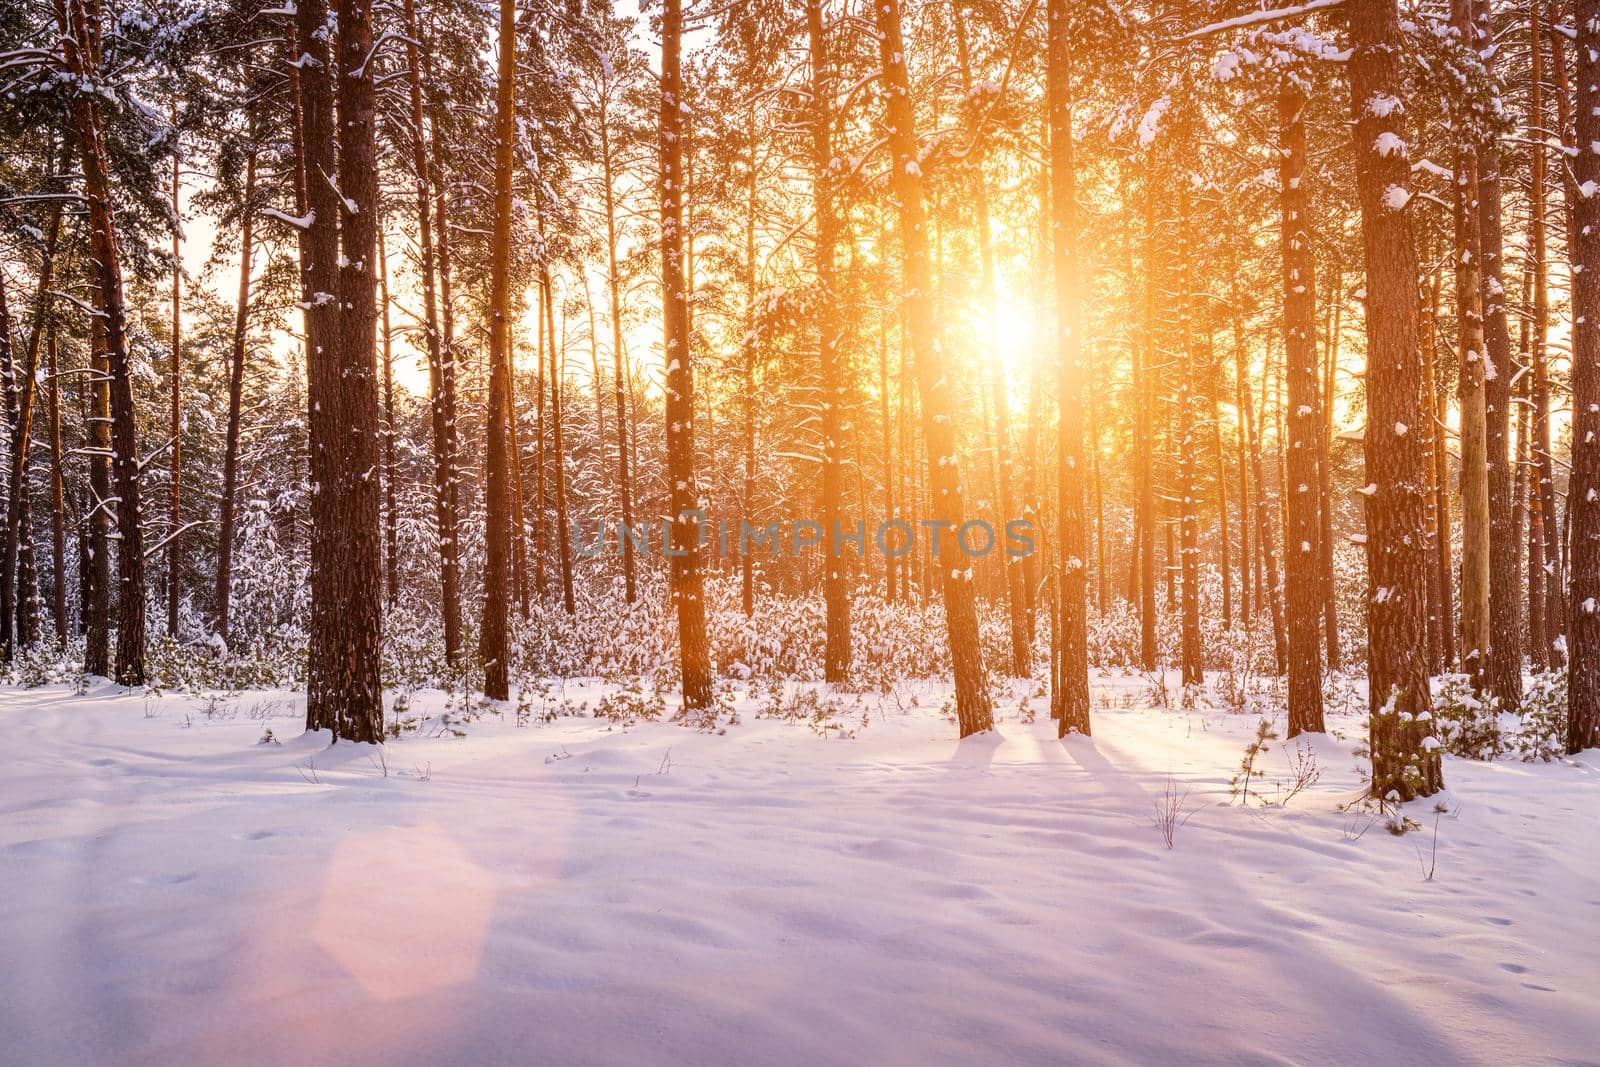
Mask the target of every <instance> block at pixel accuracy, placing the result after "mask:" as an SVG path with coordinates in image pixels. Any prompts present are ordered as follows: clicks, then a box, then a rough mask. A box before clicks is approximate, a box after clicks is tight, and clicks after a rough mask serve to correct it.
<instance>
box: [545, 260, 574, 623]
mask: <svg viewBox="0 0 1600 1067" xmlns="http://www.w3.org/2000/svg"><path fill="white" fill-rule="evenodd" d="M545 291H546V292H551V293H552V295H551V296H550V298H549V299H547V300H546V301H545V304H544V312H545V326H546V328H547V329H548V330H549V333H550V422H551V435H552V436H551V444H552V445H553V446H554V451H555V455H554V457H553V462H552V464H551V466H552V468H553V469H554V471H555V497H556V548H557V551H559V552H560V553H561V605H562V607H563V608H565V609H566V612H567V614H568V615H573V614H576V613H577V610H578V607H577V602H576V601H575V600H574V599H573V593H572V539H571V534H570V531H569V530H568V528H567V460H566V457H567V446H566V431H565V428H564V427H563V426H562V404H563V398H562V392H563V390H562V382H563V380H564V379H565V377H566V373H567V339H566V326H565V319H563V320H562V321H563V325H562V330H561V334H562V336H561V343H560V344H557V343H556V324H555V298H554V294H553V292H552V291H551V290H550V288H549V275H548V273H547V274H546V281H545Z"/></svg>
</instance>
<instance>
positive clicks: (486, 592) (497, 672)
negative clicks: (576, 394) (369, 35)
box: [478, 0, 517, 700]
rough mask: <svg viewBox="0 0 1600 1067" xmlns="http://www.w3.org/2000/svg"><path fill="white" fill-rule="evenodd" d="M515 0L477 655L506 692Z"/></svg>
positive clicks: (497, 225)
mask: <svg viewBox="0 0 1600 1067" xmlns="http://www.w3.org/2000/svg"><path fill="white" fill-rule="evenodd" d="M516 40H517V5H516V0H500V38H499V45H500V56H499V68H498V75H499V83H498V88H497V90H496V99H495V151H494V218H493V222H492V226H493V229H494V233H493V239H492V241H493V243H492V244H491V246H490V247H491V248H492V250H493V259H492V260H491V261H490V267H489V396H488V399H487V403H486V404H485V412H484V425H485V451H484V481H485V488H484V496H485V508H484V511H485V515H484V518H485V526H486V529H485V532H484V546H485V550H484V566H483V620H482V623H481V624H480V626H479V630H478V655H479V658H480V659H481V660H482V661H483V666H484V681H483V692H484V696H486V697H488V698H489V699H490V700H505V699H507V698H508V697H509V696H510V675H509V670H508V668H509V650H508V648H507V641H506V607H507V587H508V586H509V585H510V579H511V567H510V547H511V546H510V541H509V537H510V533H511V498H510V497H511V476H510V475H511V472H510V470H509V466H510V459H511V457H510V456H509V455H508V454H507V444H508V441H507V433H506V410H507V407H508V404H507V394H508V392H509V390H510V384H511V383H510V382H509V381H507V377H508V371H509V369H510V350H511V171H512V167H513V165H514V162H515V159H514V153H513V149H514V138H515V136H516V70H517V67H516V62H517V61H516Z"/></svg>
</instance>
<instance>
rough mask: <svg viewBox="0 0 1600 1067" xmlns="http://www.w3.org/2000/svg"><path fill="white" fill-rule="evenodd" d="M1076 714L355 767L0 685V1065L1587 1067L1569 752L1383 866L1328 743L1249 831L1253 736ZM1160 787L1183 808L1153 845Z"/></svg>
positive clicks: (1594, 857)
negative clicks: (1234, 785)
mask: <svg viewBox="0 0 1600 1067" xmlns="http://www.w3.org/2000/svg"><path fill="white" fill-rule="evenodd" d="M1092 681H1093V690H1094V701H1095V708H1094V731H1095V736H1094V738H1093V739H1092V740H1091V739H1088V738H1082V737H1072V738H1069V739H1067V740H1065V741H1057V740H1056V739H1055V737H1054V732H1055V731H1054V725H1053V724H1052V723H1051V722H1050V720H1049V716H1048V711H1046V710H1043V709H1044V707H1045V702H1044V700H1043V699H1042V698H1035V699H1034V700H1033V701H1032V705H1033V708H1034V709H1035V710H1036V711H1037V712H1039V714H1038V721H1035V722H1024V721H1021V719H1020V717H1019V713H1018V711H1017V706H1016V705H1017V701H1016V700H1015V699H1012V700H1011V701H1009V702H1007V703H1005V704H1003V705H1002V708H1001V710H1002V711H1003V713H1004V714H1003V721H1002V722H1001V724H1000V726H999V729H998V731H997V732H996V733H993V734H987V735H979V736H977V737H974V738H970V739H968V740H967V741H965V742H959V743H958V742H957V741H956V740H955V727H954V725H953V723H952V722H951V721H949V719H948V717H947V716H946V715H945V714H943V713H941V711H940V710H939V707H940V704H941V701H942V700H944V699H945V698H946V697H947V695H948V688H947V687H932V686H916V685H907V686H901V687H897V689H896V690H895V691H894V693H893V694H891V695H890V696H887V697H884V698H879V697H877V696H868V697H863V698H861V699H860V701H859V702H857V701H856V698H854V697H850V696H845V697H841V698H840V699H841V700H842V710H841V711H840V713H839V715H838V718H837V720H836V723H835V724H834V725H833V726H831V727H827V726H824V727H820V728H816V729H813V728H808V726H807V724H806V723H807V720H806V719H804V718H799V719H795V720H784V719H775V718H761V717H758V715H757V712H758V710H759V708H758V705H757V703H756V702H755V701H752V700H750V699H749V698H747V697H745V696H744V695H743V691H742V690H740V691H739V694H740V702H739V707H740V709H741V721H740V722H738V723H736V724H728V725H726V727H725V729H724V731H723V732H721V733H716V732H707V731H697V730H693V729H690V728H687V727H684V726H680V725H674V724H669V723H641V724H636V725H632V726H622V725H617V724H614V723H612V722H609V721H607V720H604V719H597V718H591V717H588V715H587V714H585V715H581V716H567V717H561V718H557V719H555V721H554V722H552V723H549V724H539V723H537V722H536V723H535V724H534V725H529V726H527V727H524V728H519V727H517V726H516V725H514V723H513V722H511V721H500V720H497V719H496V718H495V717H493V716H490V717H487V718H484V719H481V720H479V721H476V722H473V723H470V724H468V725H466V726H464V727H463V729H464V732H465V736H464V737H457V736H454V734H453V733H451V732H450V731H449V730H448V729H443V728H441V727H440V720H439V718H438V712H439V711H440V710H441V708H442V704H443V700H444V696H443V695H442V694H438V693H425V694H419V695H417V696H415V697H414V698H413V700H412V704H411V712H412V713H413V714H418V715H422V714H427V715H428V716H429V717H428V718H427V719H426V720H425V721H424V724H423V726H422V728H421V729H419V730H418V731H417V732H416V733H411V734H407V735H405V736H404V737H403V738H401V739H399V740H396V741H392V742H390V743H389V744H388V745H387V746H385V750H386V751H384V752H383V753H382V754H381V755H380V751H379V750H378V749H376V748H374V747H371V746H353V745H348V744H340V745H337V746H334V747H332V748H330V747H328V745H327V739H326V737H325V736H319V735H303V734H302V733H301V731H300V729H299V728H298V726H297V722H298V721H299V717H300V715H301V710H300V708H301V705H300V704H299V703H298V698H297V697H296V696H294V695H292V694H274V693H259V692H248V693H243V694H238V695H224V696H222V697H221V698H219V699H218V700H216V701H210V700H208V699H207V698H205V697H189V696H182V695H168V696H165V697H156V696H151V697H149V698H146V697H144V696H143V695H141V694H138V693H127V692H125V691H122V690H119V689H116V688H114V687H110V686H105V685H100V686H97V687H95V688H93V689H91V690H90V691H89V692H88V693H87V695H85V696H82V697H79V696H75V695H74V694H73V693H72V692H71V691H69V690H67V689H63V688H44V689H36V690H31V691H22V690H9V689H8V690H3V691H0V732H3V736H4V741H5V745H6V751H7V753H8V756H9V765H8V769H7V775H6V786H5V789H4V791H3V792H0V815H3V817H0V853H3V860H4V862H3V863H0V901H3V902H4V903H3V905H0V944H3V945H5V947H6V957H7V966H6V967H5V968H4V969H3V970H0V1032H3V1033H5V1034H6V1035H7V1052H6V1057H7V1059H8V1060H9V1061H10V1062H16V1063H50V1064H56V1063H61V1064H65V1063H96V1064H113V1063H151V1064H167V1063H227V1064H230V1065H247V1064H282V1063H298V1064H336V1063H337V1064H352V1065H361V1064H371V1063H380V1062H397V1061H398V1062H406V1063H438V1062H450V1063H561V1064H617V1063H628V1064H668V1063H705V1064H713V1063H763V1064H835V1063H840V1064H842V1063H918V1064H929V1063H933V1064H967V1063H1030V1064H1059V1063H1094V1064H1099V1063H1119V1064H1150V1063H1185V1064H1209V1063H1246V1062H1248V1063H1259V1062H1284V1061H1285V1057H1291V1058H1292V1059H1293V1060H1294V1061H1295V1062H1307V1063H1454V1064H1500V1063H1510V1062H1529V1060H1530V1059H1532V1058H1539V1059H1546V1058H1548V1059H1554V1060H1566V1061H1579V1060H1587V1059H1591V1058H1592V1057H1593V1054H1594V1051H1595V1046H1594V1041H1595V1036H1596V1031H1595V1018H1594V1014H1593V1012H1594V1005H1593V1000H1592V997H1593V990H1594V986H1595V981H1596V978H1597V977H1600V942H1597V940H1596V939H1595V938H1594V937H1593V936H1590V935H1592V933H1593V932H1594V929H1593V916H1594V914H1595V912H1594V909H1595V908H1596V907H1600V850H1595V849H1594V848H1592V847H1591V846H1592V843H1593V827H1594V821H1595V815H1596V812H1597V806H1596V805H1597V793H1596V789H1597V787H1600V767H1596V765H1595V764H1594V762H1593V761H1592V760H1585V759H1579V760H1576V761H1573V762H1569V763H1553V764H1526V763H1521V762H1512V761H1500V762H1496V763H1474V762H1468V761H1463V760H1457V759H1453V758H1447V759H1446V761H1445V779H1446V781H1447V782H1448V783H1449V784H1450V787H1451V791H1450V793H1449V794H1448V795H1446V796H1445V797H1444V798H1443V800H1444V802H1445V804H1446V805H1447V807H1448V813H1442V814H1437V815H1436V814H1435V812H1434V810H1433V801H1431V800H1430V801H1419V802H1416V803H1413V804H1411V805H1408V806H1407V808H1406V811H1407V813H1408V814H1409V815H1410V816H1411V817H1413V818H1414V819H1415V820H1416V821H1418V822H1420V823H1421V824H1422V827H1423V829H1422V830H1421V831H1415V832H1413V833H1410V834H1407V835H1405V836H1399V837H1397V836H1393V835H1391V834H1389V833H1387V832H1385V831H1384V828H1383V825H1382V823H1381V822H1375V821H1374V820H1375V816H1373V815H1370V814H1361V813H1360V812H1356V811H1343V810H1341V806H1342V805H1343V804H1345V803H1346V802H1348V801H1351V800H1352V799H1354V798H1356V797H1357V796H1358V795H1359V791H1360V782H1359V779H1358V777H1357V774H1356V770H1355V759H1354V757H1353V750H1354V748H1355V747H1356V746H1357V744H1358V743H1359V742H1360V740H1361V735H1362V729H1361V725H1360V723H1361V720H1359V719H1358V718H1356V717H1355V716H1354V715H1350V714H1344V713H1340V712H1336V713H1335V714H1333V716H1332V718H1331V722H1330V726H1331V728H1332V733H1331V734H1330V735H1329V736H1326V737H1317V738H1314V739H1312V740H1311V742H1310V750H1311V751H1312V752H1313V753H1314V754H1315V756H1316V758H1317V760H1318V763H1319V765H1320V767H1321V769H1322V779H1321V781H1320V782H1318V783H1317V784H1315V785H1313V786H1312V787H1311V788H1309V789H1308V790H1306V791H1305V792H1303V793H1301V794H1300V795H1299V796H1297V797H1295V798H1294V799H1293V801H1292V802H1291V803H1289V804H1288V805H1287V806H1280V805H1267V806H1262V805H1258V804H1256V803H1252V804H1251V806H1250V807H1248V808H1246V807H1244V806H1241V805H1240V804H1239V803H1237V802H1233V803H1229V790H1228V785H1227V783H1228V780H1229V778H1230V776H1231V775H1232V773H1233V772H1234V771H1235V770H1236V769H1237V767H1238V764H1239V760H1240V755H1241V753H1242V751H1243V749H1244V746H1245V745H1246V743H1247V742H1248V740H1249V739H1250V738H1251V737H1252V736H1253V735H1254V728H1255V723H1256V717H1255V716H1254V715H1253V714H1232V713H1228V712H1226V711H1221V710H1200V711H1176V710H1154V709H1151V708H1149V707H1141V706H1140V705H1142V704H1145V703H1146V702H1147V701H1148V699H1149V697H1148V695H1147V694H1148V692H1149V691H1150V688H1149V686H1148V684H1147V683H1146V682H1144V681H1142V680H1139V679H1134V678H1126V677H1115V678H1113V677H1100V676H1097V677H1095V678H1094V679H1092ZM1212 689H1214V690H1220V689H1221V683H1220V681H1216V680H1214V681H1213V683H1212ZM564 695H565V696H566V697H567V698H570V699H572V700H574V701H587V702H588V703H589V704H590V705H591V706H592V705H593V704H594V703H595V702H596V701H597V700H598V698H599V696H600V695H601V689H600V687H598V686H593V685H590V686H585V685H580V684H576V683H568V684H567V686H566V687H565V690H564ZM553 699H559V696H557V697H555V698H553ZM913 700H914V701H915V702H914V703H913ZM534 710H535V713H537V711H538V710H540V703H539V701H537V700H536V701H535V705H534ZM208 711H209V712H210V714H208V713H207V712H208ZM510 718H511V716H510V713H509V711H508V713H507V719H508V720H509V719H510ZM1279 725H1280V726H1281V717H1280V723H1279ZM266 730H271V732H272V734H273V735H274V737H275V739H276V740H277V741H278V742H280V743H273V742H267V743H258V742H260V741H261V738H262V736H263V733H264V731H266ZM824 735H825V736H824ZM852 735H853V736H852ZM1289 748H1290V746H1287V745H1286V744H1284V743H1277V742H1275V743H1274V744H1273V746H1272V748H1271V749H1270V750H1269V752H1268V753H1267V754H1266V756H1264V757H1262V764H1261V765H1262V767H1263V768H1264V774H1263V776H1262V778H1261V780H1260V781H1259V783H1253V784H1252V787H1251V788H1252V790H1257V789H1259V790H1260V792H1261V795H1263V796H1267V797H1270V796H1272V795H1273V791H1274V783H1277V782H1281V781H1282V780H1283V778H1284V776H1285V775H1286V774H1287V767H1288V761H1287V759H1286V757H1285V752H1286V751H1287V750H1289ZM385 767H387V775H385V773H384V768H385ZM1169 774H1170V775H1171V776H1172V778H1173V780H1174V782H1175V785H1176V788H1177V790H1178V792H1179V793H1182V792H1183V791H1184V790H1189V791H1190V796H1189V806H1190V807H1191V808H1192V809H1193V810H1194V815H1193V817H1192V818H1191V820H1190V821H1189V822H1188V823H1187V824H1186V825H1184V826H1183V827H1181V828H1179V829H1178V830H1177V831H1176V837H1175V844H1174V848H1173V850H1172V851H1168V850H1167V849H1166V847H1165V846H1164V844H1163V843H1162V840H1161V836H1160V834H1159V833H1158V831H1157V829H1156V828H1155V827H1154V826H1153V825H1152V820H1151V815H1152V806H1153V803H1154V801H1156V800H1157V799H1158V798H1160V797H1161V795H1162V793H1163V791H1164V789H1165V787H1166V783H1167V781H1168V775H1169ZM1435 827H1437V830H1436V831H1435ZM1435 832H1436V833H1437V837H1436V838H1435ZM1435 849H1436V853H1437V855H1436V860H1435V861H1434V865H1435V868H1436V873H1435V875H1434V877H1433V879H1432V880H1428V879H1427V878H1426V877H1425V867H1426V864H1427V862H1428V857H1429V855H1430V853H1433V852H1434V850H1435ZM1535 1053H1537V1057H1535V1055H1534V1054H1535Z"/></svg>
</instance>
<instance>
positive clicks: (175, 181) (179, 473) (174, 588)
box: [167, 123, 183, 638]
mask: <svg viewBox="0 0 1600 1067" xmlns="http://www.w3.org/2000/svg"><path fill="white" fill-rule="evenodd" d="M174 125H176V123H174ZM181 154H182V153H181V146H174V148H173V150H172V219H173V228H172V353H171V362H170V365H169V369H168V376H169V378H170V379H171V380H170V381H169V382H168V385H169V386H170V388H171V412H170V415H171V419H170V423H171V424H170V427H169V432H170V434H171V436H172V443H171V444H170V445H169V446H168V447H169V448H170V449H171V450H172V451H171V455H170V456H169V466H168V479H167V480H168V486H167V522H168V523H169V525H170V527H171V532H170V533H169V534H168V535H167V636H168V637H172V638H176V637H177V636H178V601H179V599H180V596H181V594H182V591H183V590H182V584H183V581H182V575H181V573H180V569H181V566H182V561H183V545H182V544H181V541H182V536H183V533H182V531H183V299H182V298H183V260H182V255H183V233H182V225H183V213H182V206H181V204H180V203H179V195H178V194H179V192H180V191H181V186H180V183H179V175H180V169H179V162H180V159H179V157H180V155H181Z"/></svg>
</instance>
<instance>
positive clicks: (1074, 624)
mask: <svg viewBox="0 0 1600 1067" xmlns="http://www.w3.org/2000/svg"><path fill="white" fill-rule="evenodd" d="M1071 10H1072V9H1071V5H1070V4H1069V3H1068V2H1067V0H1049V3H1048V4H1047V7H1046V19H1047V21H1048V28H1047V41H1046V66H1045V82H1046V101H1047V105H1048V107H1049V120H1050V209H1051V210H1050V251H1051V275H1052V277H1053V278H1054V281H1055V312H1056V313H1055V320H1054V321H1055V337H1054V345H1053V347H1054V354H1055V358H1056V397H1057V419H1058V420H1059V427H1060V430H1059V443H1058V447H1059V449H1060V457H1059V463H1058V466H1057V471H1056V478H1057V483H1056V489H1057V493H1058V494H1059V497H1060V499H1059V501H1058V503H1057V509H1058V510H1057V516H1056V523H1057V525H1056V545H1057V556H1056V558H1057V560H1058V561H1059V569H1058V571H1057V574H1058V582H1059V585H1060V589H1061V602H1060V608H1059V612H1060V614H1059V618H1060V622H1061V640H1060V658H1059V662H1058V664H1057V667H1056V671H1055V685H1053V686H1052V687H1051V715H1052V716H1053V717H1054V718H1055V719H1056V720H1057V730H1058V732H1059V736H1061V737H1065V736H1066V735H1067V734H1068V733H1072V732H1074V731H1075V732H1077V733H1081V734H1085V735H1087V734H1088V733H1089V732H1090V728H1091V723H1090V720H1089V642H1088V605H1087V603H1086V601H1085V596H1084V588H1085V584H1086V577H1087V575H1086V573H1085V559H1084V557H1085V554H1086V552H1087V547H1088V539H1087V537H1086V536H1085V533H1084V525H1085V522H1086V519H1087V517H1086V516H1085V514H1084V501H1085V495H1084V482H1083V379H1084V367H1083V347H1082V344H1083V342H1082V340H1081V338H1080V336H1079V335H1080V333H1081V330H1082V321H1083V315H1082V306H1081V304H1080V302H1079V291H1080V288H1081V282H1080V276H1079V275H1080V271H1079V255H1080V253H1079V247H1078V241H1079V223H1078V189H1077V182H1078V177H1077V163H1076V160H1075V158H1074V155H1073V140H1072V138H1073V132H1072V112H1073V92H1072V60H1073V54H1072V53H1073V32H1072V25H1071V21H1070V12H1071ZM1007 510H1008V514H1009V509H1007Z"/></svg>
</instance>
